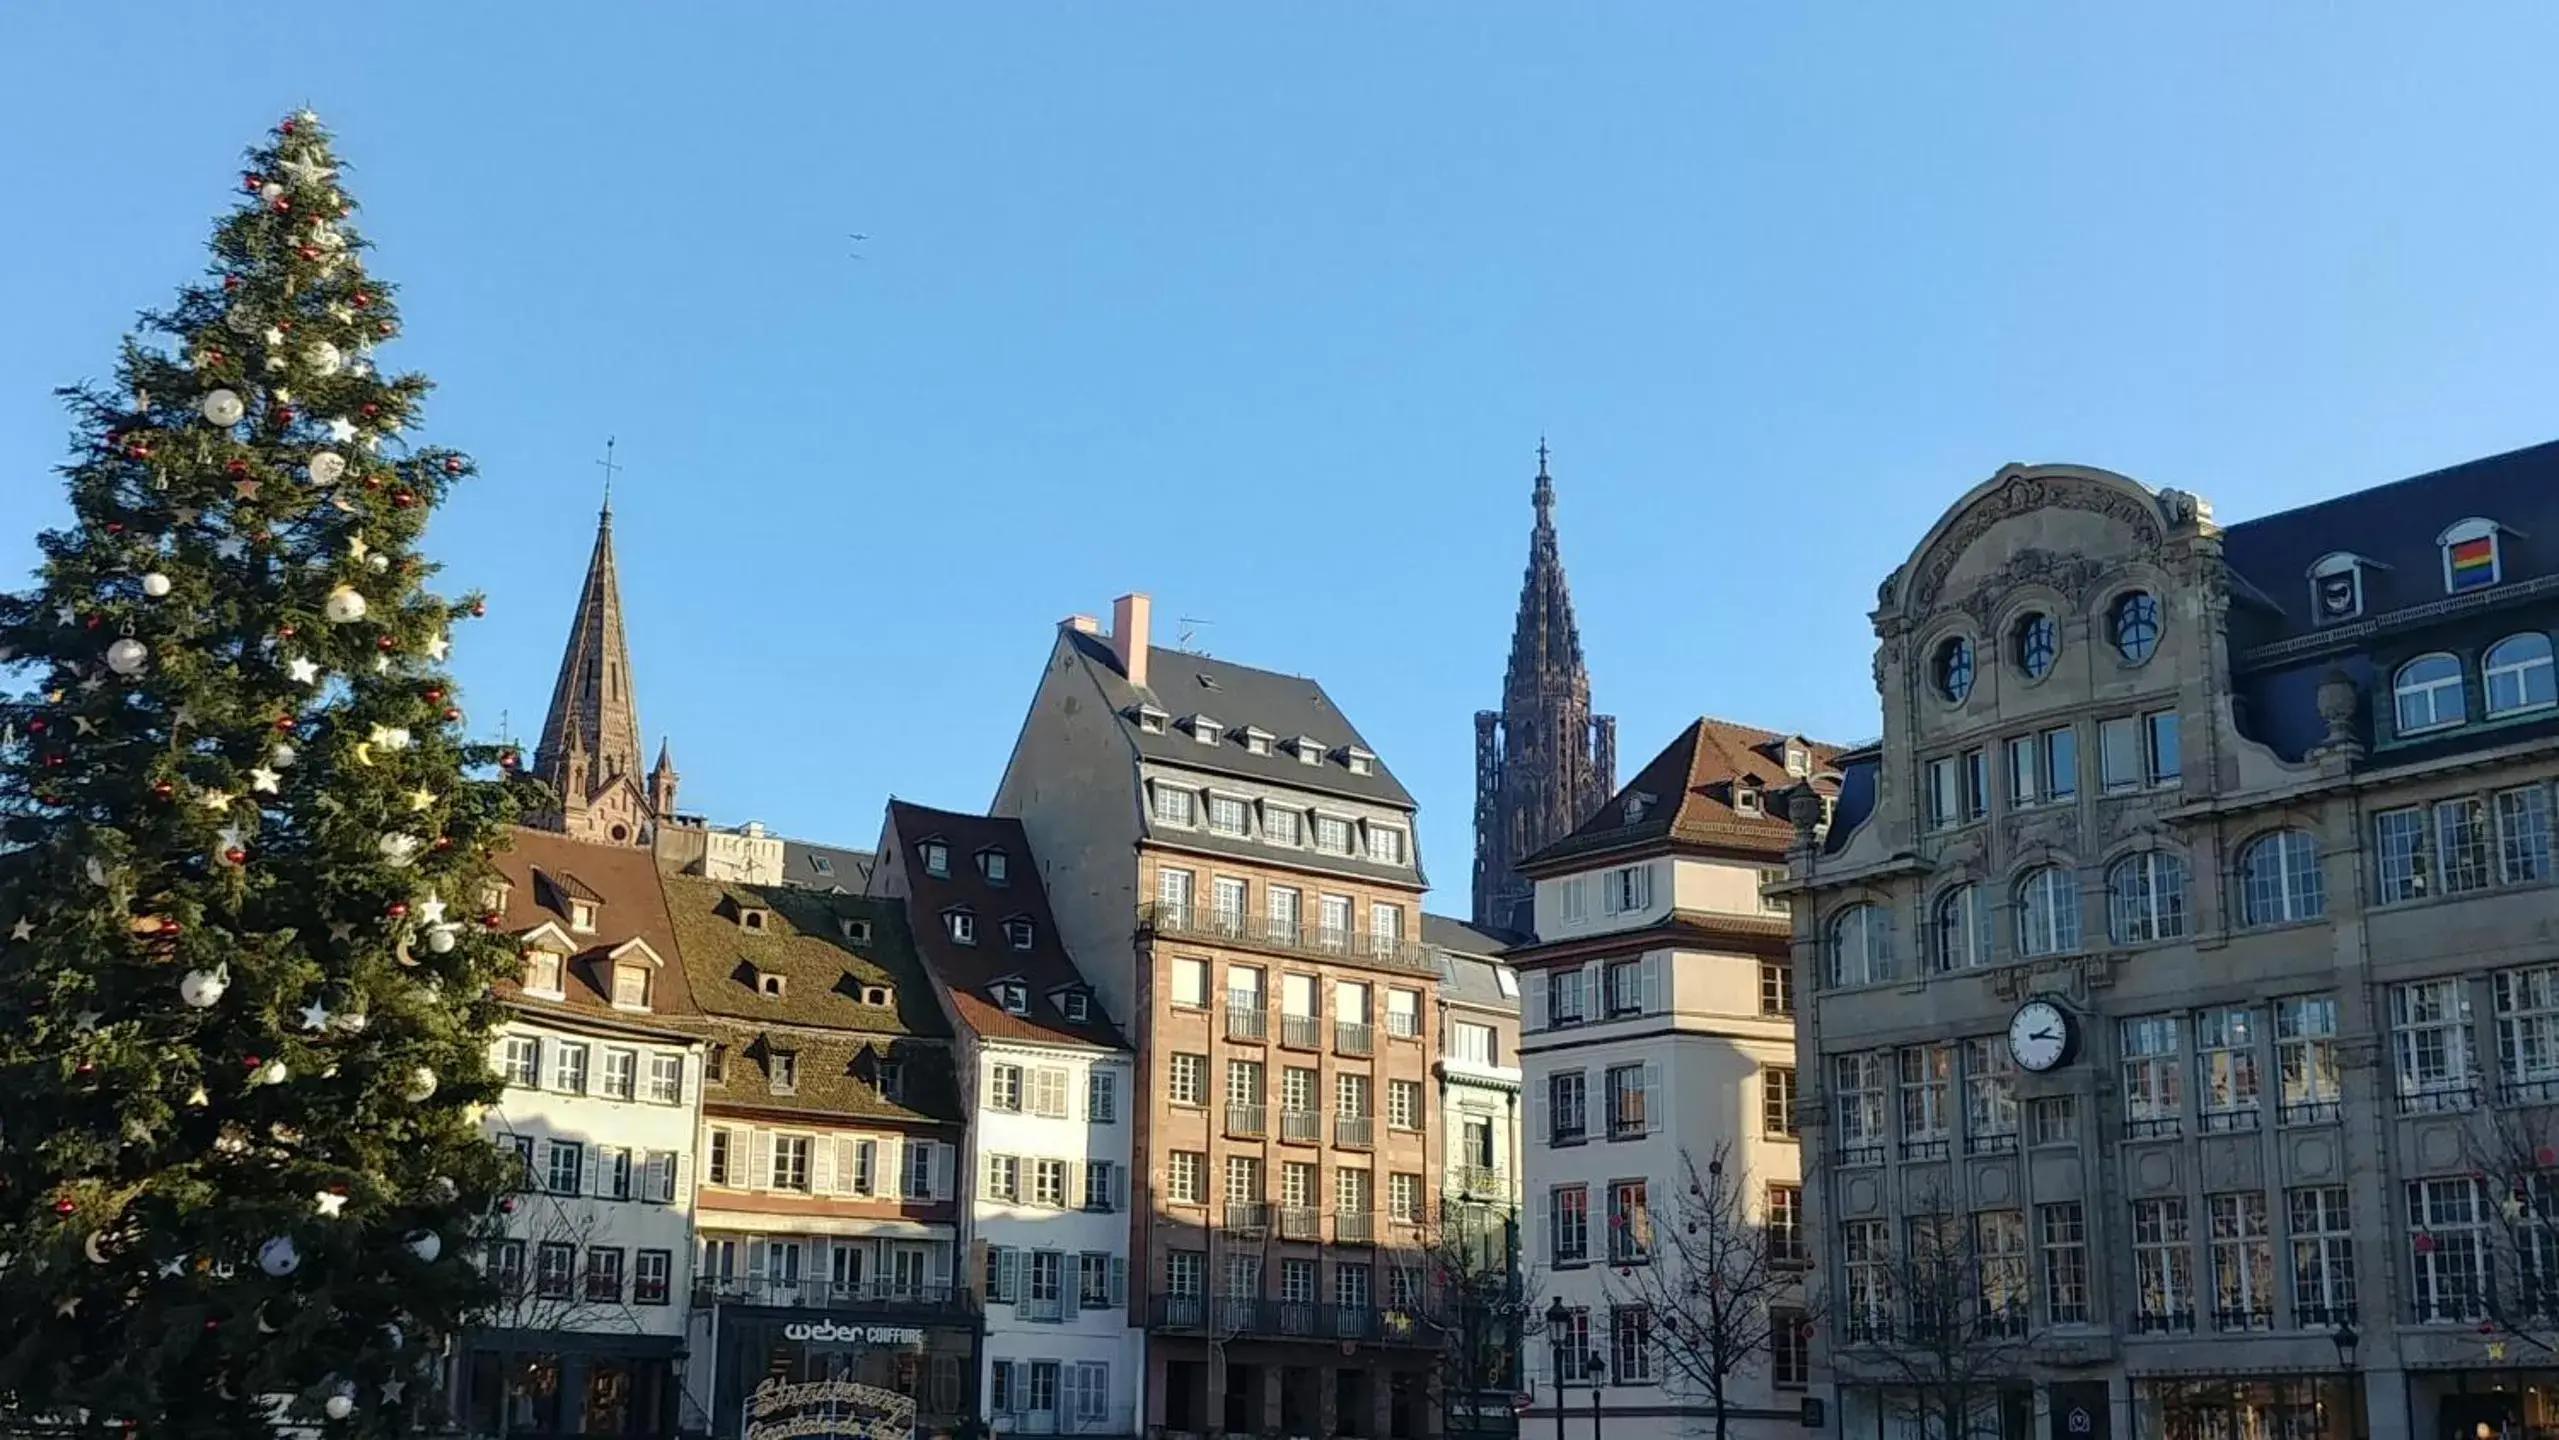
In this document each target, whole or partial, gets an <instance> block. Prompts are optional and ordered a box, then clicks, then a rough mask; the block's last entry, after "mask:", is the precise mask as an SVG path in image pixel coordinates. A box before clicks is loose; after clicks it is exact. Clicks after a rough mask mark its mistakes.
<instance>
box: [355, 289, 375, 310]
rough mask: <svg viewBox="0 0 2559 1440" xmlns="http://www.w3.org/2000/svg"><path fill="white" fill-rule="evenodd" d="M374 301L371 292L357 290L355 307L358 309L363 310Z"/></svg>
mask: <svg viewBox="0 0 2559 1440" xmlns="http://www.w3.org/2000/svg"><path fill="white" fill-rule="evenodd" d="M372 303H373V297H372V296H371V295H370V294H368V293H366V292H364V291H362V290H358V291H357V292H355V308H357V309H358V310H361V309H363V308H364V307H365V306H367V305H370V304H372Z"/></svg>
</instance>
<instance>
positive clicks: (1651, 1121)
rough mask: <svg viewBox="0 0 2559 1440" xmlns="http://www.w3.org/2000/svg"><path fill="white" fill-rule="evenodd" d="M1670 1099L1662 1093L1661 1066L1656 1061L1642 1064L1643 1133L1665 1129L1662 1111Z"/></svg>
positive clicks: (1648, 1133)
mask: <svg viewBox="0 0 2559 1440" xmlns="http://www.w3.org/2000/svg"><path fill="white" fill-rule="evenodd" d="M1669 1102H1670V1097H1669V1096H1668V1095H1665V1094H1663V1093H1662V1066H1661V1062H1660V1061H1658V1060H1647V1061H1645V1062H1644V1133H1645V1134H1647V1135H1651V1134H1654V1133H1656V1132H1658V1131H1661V1130H1663V1129H1665V1128H1667V1127H1666V1126H1665V1125H1664V1124H1663V1121H1664V1119H1665V1117H1664V1116H1663V1114H1662V1110H1663V1108H1664V1107H1665V1106H1667V1105H1668V1104H1669Z"/></svg>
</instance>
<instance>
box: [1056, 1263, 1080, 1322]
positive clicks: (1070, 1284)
mask: <svg viewBox="0 0 2559 1440" xmlns="http://www.w3.org/2000/svg"><path fill="white" fill-rule="evenodd" d="M1057 1296H1058V1303H1059V1305H1061V1306H1062V1307H1064V1314H1065V1316H1066V1318H1067V1319H1069V1320H1072V1319H1074V1318H1075V1310H1076V1307H1077V1306H1079V1305H1081V1304H1083V1303H1084V1257H1082V1256H1080V1255H1078V1254H1076V1253H1075V1252H1074V1251H1072V1250H1069V1251H1067V1252H1066V1253H1065V1254H1063V1255H1060V1256H1058V1257H1057Z"/></svg>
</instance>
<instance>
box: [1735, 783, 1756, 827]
mask: <svg viewBox="0 0 2559 1440" xmlns="http://www.w3.org/2000/svg"><path fill="white" fill-rule="evenodd" d="M1733 813H1734V814H1736V815H1739V816H1742V817H1743V818H1745V819H1752V820H1756V819H1758V818H1759V816H1760V815H1761V814H1762V813H1763V812H1762V811H1761V809H1760V806H1759V787H1758V786H1756V785H1750V784H1739V785H1735V786H1734V787H1733Z"/></svg>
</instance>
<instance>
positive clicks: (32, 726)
mask: <svg viewBox="0 0 2559 1440" xmlns="http://www.w3.org/2000/svg"><path fill="white" fill-rule="evenodd" d="M44 723H45V722H44V717H42V716H38V717H36V718H35V719H33V720H30V721H28V722H27V733H28V734H30V735H41V734H43V733H44Z"/></svg>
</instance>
